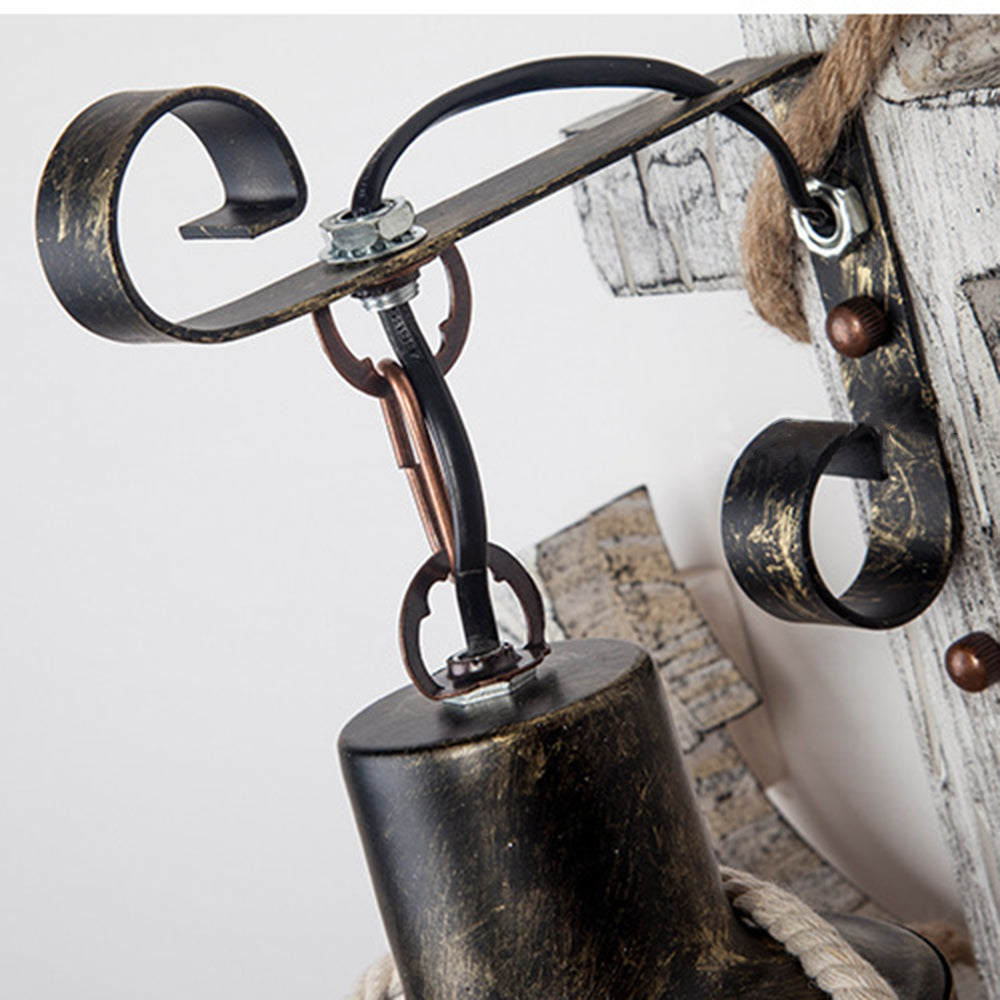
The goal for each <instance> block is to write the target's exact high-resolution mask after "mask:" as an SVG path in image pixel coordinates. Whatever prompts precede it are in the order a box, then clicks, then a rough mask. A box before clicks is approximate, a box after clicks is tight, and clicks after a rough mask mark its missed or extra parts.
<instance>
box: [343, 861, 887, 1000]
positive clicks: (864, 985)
mask: <svg viewBox="0 0 1000 1000" xmlns="http://www.w3.org/2000/svg"><path fill="white" fill-rule="evenodd" d="M720 871H721V875H722V885H723V888H724V889H725V890H726V896H727V897H728V898H729V902H730V904H731V905H732V906H733V908H734V909H735V910H738V911H739V912H740V913H742V914H743V915H745V916H746V917H748V918H749V919H750V920H751V921H753V923H755V924H756V925H757V926H758V927H759V928H760V929H761V930H762V931H764V932H765V933H766V934H769V935H770V936H771V937H773V938H774V939H775V940H776V941H779V942H780V943H781V944H782V945H783V946H784V948H785V951H787V952H788V953H789V954H790V955H792V956H794V957H795V958H797V959H798V960H799V963H800V964H801V965H802V969H803V971H804V972H805V974H806V975H807V976H808V977H809V978H810V979H812V980H813V981H814V982H815V983H816V985H817V986H819V988H820V989H822V990H823V991H825V992H826V993H828V994H829V995H830V996H831V997H832V998H833V1000H898V998H897V996H896V993H895V991H894V990H893V989H892V987H891V986H890V985H889V984H888V983H887V982H886V981H885V980H884V979H883V978H882V976H881V975H880V974H879V973H878V971H877V970H876V969H875V967H874V966H873V965H871V964H870V963H869V962H868V961H866V960H865V959H864V958H862V957H861V956H860V955H859V954H858V953H857V952H856V951H855V950H854V949H853V948H852V947H851V946H850V945H849V944H848V943H847V941H846V940H845V939H844V938H843V937H842V936H841V934H840V932H839V931H838V930H837V929H836V928H835V927H833V925H832V924H830V923H828V922H827V921H826V920H824V919H823V918H822V917H821V916H820V915H819V914H818V913H816V912H814V911H813V910H812V909H811V908H810V907H809V906H808V905H806V904H805V903H804V902H802V900H801V899H799V898H798V897H797V896H793V895H792V894H791V893H790V892H787V891H786V890H784V889H782V888H780V887H779V886H776V885H774V884H772V883H771V882H765V881H764V880H763V879H759V878H757V877H756V876H754V875H750V874H748V873H747V872H741V871H737V870H736V869H735V868H722V869H721V870H720ZM402 996H403V987H402V984H401V983H400V981H399V973H398V972H397V971H396V967H395V965H394V964H393V961H392V957H391V956H390V955H386V956H384V957H383V958H380V959H379V960H378V961H377V962H376V963H375V964H374V965H373V966H371V968H370V969H368V971H367V972H365V974H364V975H363V976H362V977H361V979H360V981H359V982H358V985H357V986H356V987H355V990H354V993H353V994H352V995H351V1000H400V998H402Z"/></svg>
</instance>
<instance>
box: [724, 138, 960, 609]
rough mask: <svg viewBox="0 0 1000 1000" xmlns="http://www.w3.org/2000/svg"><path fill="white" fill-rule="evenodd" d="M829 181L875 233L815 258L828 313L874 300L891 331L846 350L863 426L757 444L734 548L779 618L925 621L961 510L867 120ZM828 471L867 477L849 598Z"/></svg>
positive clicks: (814, 429) (733, 511)
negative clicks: (823, 524) (821, 553)
mask: <svg viewBox="0 0 1000 1000" xmlns="http://www.w3.org/2000/svg"><path fill="white" fill-rule="evenodd" d="M823 176H824V178H825V179H829V180H831V181H833V182H834V183H836V184H841V185H845V186H846V185H852V186H853V187H854V188H856V189H857V191H858V192H859V193H860V195H861V197H862V199H863V201H864V204H865V209H866V211H867V213H868V218H869V222H870V225H871V228H870V229H869V231H868V232H867V234H865V236H864V237H862V238H861V240H860V241H859V242H858V244H857V245H856V246H854V248H853V249H851V250H850V251H848V252H847V253H846V254H844V255H843V256H842V257H840V258H839V259H838V260H833V259H824V258H823V257H819V256H815V255H814V256H813V267H814V269H815V272H816V277H817V280H818V282H819V286H820V290H821V293H822V296H823V304H824V306H825V307H826V309H827V310H828V311H829V310H830V309H831V308H833V307H834V306H836V305H838V304H839V303H841V302H843V301H845V300H847V299H850V298H853V297H855V296H859V295H863V296H868V297H870V298H872V299H874V300H875V302H876V303H878V304H879V305H880V306H881V307H882V308H883V309H884V310H885V311H886V313H887V316H888V319H889V327H890V334H889V337H888V340H887V341H886V342H885V343H884V344H882V345H881V346H880V347H877V348H876V349H875V350H873V351H872V352H871V353H869V354H867V355H865V356H863V357H860V358H849V357H844V356H842V355H838V359H839V365H840V372H841V376H842V378H843V381H844V388H845V390H846V394H847V399H848V403H849V406H850V409H851V413H852V416H853V417H854V420H855V421H856V423H854V424H847V423H831V422H823V421H794V420H782V421H779V422H777V423H775V424H772V425H771V426H770V427H768V428H766V429H765V430H764V431H762V432H761V434H759V435H758V436H757V437H756V438H755V439H754V440H753V441H752V442H751V443H750V445H749V446H748V447H747V449H746V450H745V451H744V452H743V454H742V455H741V456H740V458H739V459H738V460H737V462H736V465H735V466H734V468H733V471H732V473H731V475H730V478H729V482H728V484H727V485H726V491H725V496H724V500H723V510H722V534H723V545H724V547H725V551H726V557H727V559H728V560H729V565H730V567H731V568H732V570H733V573H734V574H735V576H736V579H737V582H738V583H739V585H740V586H741V587H742V589H743V590H744V591H745V592H746V594H747V595H748V596H749V597H750V598H751V599H752V600H753V601H754V602H755V603H756V604H758V605H759V606H760V607H762V608H764V609H765V610H766V611H769V612H770V613H771V614H773V615H776V616H777V617H779V618H785V619H788V620H791V621H809V622H824V623H827V624H842V625H854V626H860V627H862V628H874V629H885V628H893V627H895V626H897V625H902V624H904V623H905V622H907V621H910V620H911V619H912V618H914V617H916V616H917V615H918V614H920V612H921V611H923V610H924V609H925V608H926V607H927V606H928V605H929V604H930V603H931V601H933V599H934V598H935V597H936V596H937V593H938V591H939V590H940V589H941V586H942V585H943V584H944V580H945V577H946V575H947V572H948V568H949V566H950V564H951V559H952V555H953V553H954V548H955V541H956V532H957V512H956V507H955V502H954V497H953V490H952V485H951V482H950V479H949V476H948V472H947V468H946V466H945V460H944V456H943V453H942V451H941V444H940V441H939V438H938V421H937V411H936V404H935V400H934V395H933V392H932V391H931V387H930V384H929V382H928V380H927V377H926V375H925V373H924V368H923V365H922V363H921V359H920V348H919V345H918V342H917V337H916V325H915V322H914V319H913V314H912V310H911V308H910V304H909V295H908V293H907V290H906V285H905V281H904V278H903V273H902V268H901V267H900V262H899V257H898V254H897V251H896V247H895V244H894V243H893V240H892V232H891V229H890V225H889V219H888V216H887V213H886V209H885V205H884V203H883V200H882V196H881V193H880V191H879V188H878V183H877V179H876V173H875V167H874V163H873V161H872V156H871V151H870V148H869V145H868V141H867V138H866V136H865V132H864V127H863V125H862V124H861V122H860V121H854V122H853V123H851V124H850V125H849V126H848V127H847V128H846V129H845V131H844V134H843V135H842V136H841V140H840V143H839V145H838V148H837V151H836V152H835V153H834V155H833V158H832V159H831V161H830V163H829V164H828V165H827V169H826V170H825V171H824V174H823ZM829 349H830V350H833V348H832V347H829ZM824 474H827V475H844V476H850V477H852V478H856V479H866V480H868V481H869V486H868V489H869V497H868V536H869V537H868V553H867V556H866V558H865V561H864V564H863V566H862V568H861V570H860V572H859V573H858V575H857V577H856V579H855V580H854V582H853V583H852V584H851V585H850V587H848V588H847V590H846V591H845V592H844V593H843V594H841V595H839V596H837V595H834V594H833V593H832V592H831V591H830V589H829V588H828V587H827V585H826V584H825V582H824V581H823V578H822V576H821V574H820V572H819V569H818V567H817V565H816V560H815V558H814V556H813V552H812V546H811V541H810V531H809V529H810V510H811V506H812V500H813V495H814V493H815V491H816V487H817V485H818V483H819V479H820V477H821V476H822V475H824Z"/></svg>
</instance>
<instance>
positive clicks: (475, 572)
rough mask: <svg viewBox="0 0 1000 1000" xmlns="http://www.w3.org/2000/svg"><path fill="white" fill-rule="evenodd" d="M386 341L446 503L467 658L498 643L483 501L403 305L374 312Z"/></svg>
mask: <svg viewBox="0 0 1000 1000" xmlns="http://www.w3.org/2000/svg"><path fill="white" fill-rule="evenodd" d="M379 319H381V321H382V326H383V328H384V329H385V333H386V336H387V337H388V339H389V343H390V344H391V345H392V349H393V351H395V353H396V357H397V358H398V359H399V363H400V365H401V366H402V368H403V370H404V371H405V372H406V374H407V377H408V378H409V379H410V383H411V384H412V385H413V391H414V392H415V393H416V395H417V399H418V400H419V401H420V408H421V409H422V410H423V413H424V419H425V420H426V421H427V428H428V430H429V432H430V435H431V440H432V441H433V442H434V450H435V451H436V452H437V456H438V461H439V462H440V463H441V472H442V474H443V475H444V478H445V484H446V486H447V489H448V495H449V497H450V498H451V505H452V523H453V525H454V530H455V565H454V567H453V575H454V579H455V593H456V597H457V599H458V613H459V617H460V618H461V621H462V629H463V631H464V633H465V643H466V648H465V652H464V655H465V656H468V657H477V656H482V655H483V654H485V653H491V652H493V651H494V650H496V648H497V647H498V646H499V645H500V639H499V635H498V633H497V625H496V619H495V617H494V615H493V606H492V604H491V603H490V595H489V578H488V576H487V542H488V540H489V539H488V536H487V532H486V505H485V503H484V501H483V489H482V484H481V483H480V480H479V470H478V469H477V468H476V458H475V455H474V454H473V451H472V444H471V443H470V441H469V436H468V434H467V433H466V430H465V425H464V424H463V423H462V418H461V416H460V415H459V412H458V407H457V406H456V405H455V400H454V398H453V397H452V395H451V391H450V390H449V388H448V385H447V383H446V382H445V380H444V378H443V377H442V376H441V370H440V369H439V368H438V366H437V361H435V360H434V355H433V353H432V352H431V349H430V347H429V346H428V344H427V341H426V340H425V339H424V336H423V334H422V333H421V332H420V327H419V325H418V324H417V320H416V317H415V316H414V315H413V311H412V310H411V309H410V307H409V305H406V304H404V305H400V306H394V307H392V308H390V309H385V310H382V311H380V312H379Z"/></svg>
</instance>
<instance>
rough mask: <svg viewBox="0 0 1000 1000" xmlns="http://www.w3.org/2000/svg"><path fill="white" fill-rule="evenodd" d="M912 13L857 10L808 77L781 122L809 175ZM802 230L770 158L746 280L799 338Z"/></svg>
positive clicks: (751, 218) (753, 211)
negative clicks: (798, 239) (797, 230)
mask: <svg viewBox="0 0 1000 1000" xmlns="http://www.w3.org/2000/svg"><path fill="white" fill-rule="evenodd" d="M910 17H912V15H910V14H855V15H852V16H850V17H847V18H846V19H845V21H844V26H843V28H842V29H841V31H840V34H839V35H838V36H837V39H836V41H835V42H834V43H833V45H832V46H831V47H830V49H829V51H828V52H827V53H826V55H825V56H824V57H823V59H822V61H821V62H820V63H819V65H818V66H817V67H816V69H815V71H814V72H813V74H812V75H811V76H810V77H809V79H808V80H807V81H806V84H805V86H804V87H803V88H802V90H801V91H800V92H799V95H798V97H797V98H796V99H795V101H794V102H793V104H792V106H791V108H790V109H789V111H788V115H787V117H786V118H785V120H784V121H783V122H782V123H781V133H782V135H783V136H784V138H785V141H786V142H787V143H788V145H789V147H790V148H791V150H792V153H793V155H794V156H795V158H796V159H797V160H798V162H799V165H800V166H801V167H802V170H803V171H804V172H805V173H806V174H815V173H816V172H817V171H818V170H819V169H820V168H821V167H822V166H823V163H824V161H825V160H826V158H827V157H828V156H829V155H830V152H831V151H832V150H833V147H834V145H835V144H836V142H837V137H838V136H839V135H840V133H841V131H842V130H843V127H844V123H845V122H846V120H847V119H848V118H849V117H850V116H851V115H852V114H853V113H854V112H855V111H856V110H857V109H858V108H859V107H860V105H861V102H862V101H863V100H864V99H865V98H866V97H867V96H868V93H869V92H870V91H871V89H872V87H873V86H874V85H875V83H876V82H877V81H878V78H879V76H880V74H881V72H882V70H883V69H884V67H885V64H886V62H887V61H888V59H889V56H890V54H891V53H892V48H893V45H894V44H895V42H896V40H897V39H898V38H899V35H900V32H901V31H902V30H903V26H904V25H905V24H906V22H907V21H908V20H909V19H910ZM794 249H795V234H794V232H793V230H792V223H791V218H790V216H789V212H788V201H787V198H786V196H785V192H784V189H783V188H782V187H781V182H780V181H779V180H778V175H777V173H776V172H775V170H774V167H773V165H772V164H771V163H765V164H763V165H762V166H761V168H760V171H759V172H758V174H757V178H756V180H755V181H754V184H753V187H752V188H751V189H750V194H749V196H748V197H747V214H746V222H745V223H744V227H743V239H742V251H743V281H744V284H745V286H746V289H747V291H748V292H749V294H750V301H751V302H752V303H753V306H754V308H755V309H756V310H757V312H758V313H759V314H760V316H761V317H762V318H763V319H764V320H766V321H767V322H768V323H770V324H772V325H773V326H776V327H778V329H780V330H782V331H784V332H785V333H787V334H788V336H789V337H791V338H792V339H793V340H801V341H808V340H809V326H808V324H807V322H806V318H805V314H804V313H803V311H802V305H801V303H800V302H799V294H798V289H797V288H796V287H795V280H794V274H795V253H794Z"/></svg>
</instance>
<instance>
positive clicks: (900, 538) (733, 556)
mask: <svg viewBox="0 0 1000 1000" xmlns="http://www.w3.org/2000/svg"><path fill="white" fill-rule="evenodd" d="M899 433H900V432H899V431H898V430H897V429H886V430H884V431H883V432H881V433H879V432H877V431H875V430H874V429H873V428H872V427H869V426H866V425H864V424H850V423H840V422H827V421H819V420H779V421H777V422H776V423H774V424H772V425H771V426H770V427H767V428H765V429H764V430H763V431H762V432H761V433H760V434H758V435H757V437H756V438H754V440H753V441H751V442H750V444H749V445H748V446H747V448H746V450H745V451H744V452H743V454H742V455H740V457H739V459H738V460H737V462H736V464H735V466H734V467H733V470H732V472H731V474H730V477H729V481H728V483H727V484H726V490H725V495H724V498H723V505H722V541H723V547H724V549H725V553H726V559H727V561H728V562H729V566H730V569H731V570H732V571H733V575H734V576H735V577H736V581H737V583H738V584H739V585H740V587H741V589H742V590H743V591H744V593H746V595H747V596H748V597H749V598H750V599H751V600H752V601H753V602H754V603H755V604H757V605H758V606H759V607H761V608H763V609H764V610H765V611H767V612H769V613H770V614H772V615H775V616H776V617H778V618H784V619H786V620H788V621H799V622H817V623H822V624H828V625H852V626H854V627H856V628H869V629H888V628H895V627H896V626H899V625H903V624H905V623H906V622H908V621H911V620H912V619H913V618H915V617H916V616H917V615H919V614H920V613H921V612H922V611H923V610H924V609H925V608H927V607H928V605H929V604H930V603H931V601H933V600H934V598H935V597H936V596H937V594H938V592H939V591H940V589H941V587H942V585H943V584H944V581H945V578H946V576H947V572H948V567H949V565H950V562H951V558H952V553H953V550H954V520H953V517H952V510H951V500H950V493H949V490H948V486H947V481H946V479H945V477H944V473H943V470H942V468H941V466H940V465H938V464H936V463H935V461H934V458H935V456H934V453H933V452H931V451H930V449H929V448H928V447H926V442H922V441H921V440H920V439H919V438H915V437H913V436H910V437H906V436H905V434H904V435H903V439H902V440H900V439H898V435H899ZM823 475H833V476H847V477H850V478H852V479H864V480H868V481H869V483H870V484H871V485H870V501H869V505H868V506H869V524H868V552H867V555H866V557H865V560H864V563H863V565H862V567H861V570H860V572H859V573H858V575H857V577H856V578H855V580H854V582H853V583H852V584H851V585H850V586H849V587H848V588H847V590H846V591H845V592H844V593H843V594H840V595H839V596H838V595H836V594H834V593H833V592H832V591H831V590H830V589H829V587H828V586H827V585H826V583H825V581H824V580H823V577H822V575H821V573H820V570H819V568H818V566H817V563H816V559H815V556H814V553H813V550H812V542H811V538H810V516H811V510H812V502H813V497H814V495H815V493H816V488H817V486H818V485H819V481H820V478H821V477H822V476H823Z"/></svg>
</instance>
